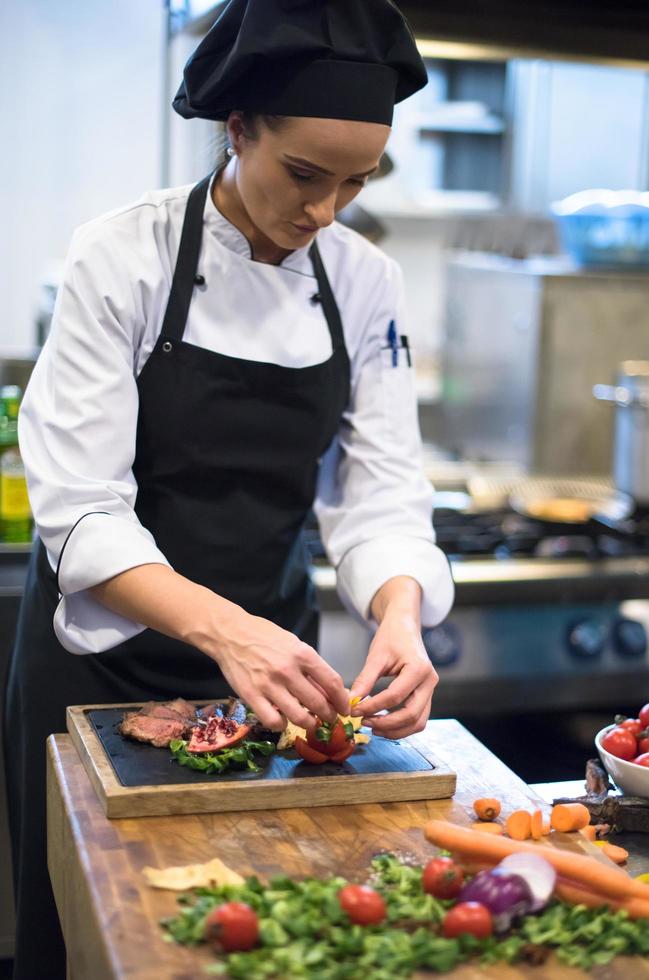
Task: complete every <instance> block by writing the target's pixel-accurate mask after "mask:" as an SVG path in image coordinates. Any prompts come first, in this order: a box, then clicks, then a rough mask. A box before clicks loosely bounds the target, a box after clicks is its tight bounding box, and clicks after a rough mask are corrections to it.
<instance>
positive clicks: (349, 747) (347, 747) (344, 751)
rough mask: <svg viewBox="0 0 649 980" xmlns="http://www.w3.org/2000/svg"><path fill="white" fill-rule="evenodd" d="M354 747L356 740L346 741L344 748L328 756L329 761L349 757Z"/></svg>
mask: <svg viewBox="0 0 649 980" xmlns="http://www.w3.org/2000/svg"><path fill="white" fill-rule="evenodd" d="M355 748H356V742H353V741H351V742H350V741H348V742H347V744H346V745H345V747H344V748H342V749H341V750H340V752H336V753H335V755H330V756H329V761H330V762H344V761H345V759H349V757H350V755H351V754H352V752H353V751H354V749H355Z"/></svg>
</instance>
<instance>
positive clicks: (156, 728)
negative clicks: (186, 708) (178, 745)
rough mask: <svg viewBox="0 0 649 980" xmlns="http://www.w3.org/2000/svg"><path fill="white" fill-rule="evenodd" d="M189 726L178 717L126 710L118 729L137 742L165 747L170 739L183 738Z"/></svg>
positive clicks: (160, 747)
mask: <svg viewBox="0 0 649 980" xmlns="http://www.w3.org/2000/svg"><path fill="white" fill-rule="evenodd" d="M188 728H189V725H188V723H187V722H186V721H185V720H184V719H183V718H180V717H176V718H165V717H162V718H160V717H157V716H156V715H146V714H142V712H141V711H127V712H126V714H125V715H124V717H123V719H122V723H121V725H120V726H119V729H118V731H119V732H120V734H121V735H124V736H125V737H126V738H133V739H135V740H136V741H137V742H148V743H149V745H155V746H156V748H159V749H162V748H165V747H166V746H167V745H169V743H170V742H171V740H172V739H174V738H183V736H184V735H185V734H186V733H187V730H188Z"/></svg>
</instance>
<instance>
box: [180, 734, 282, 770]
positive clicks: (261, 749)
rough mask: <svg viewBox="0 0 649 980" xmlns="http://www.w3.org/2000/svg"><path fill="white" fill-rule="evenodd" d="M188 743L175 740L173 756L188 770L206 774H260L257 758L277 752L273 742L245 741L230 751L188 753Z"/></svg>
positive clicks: (182, 740)
mask: <svg viewBox="0 0 649 980" xmlns="http://www.w3.org/2000/svg"><path fill="white" fill-rule="evenodd" d="M187 744H188V743H187V742H186V741H185V740H184V739H182V738H175V739H172V741H171V742H170V743H169V748H170V749H171V754H172V756H173V757H174V759H175V760H176V762H177V763H178V764H179V765H181V766H187V768H188V769H196V770H198V771H199V772H204V773H208V774H209V773H222V772H227V771H228V770H229V769H248V770H249V771H250V772H259V770H260V766H259V765H258V762H257V758H255V757H259V756H260V755H261V756H269V755H271V754H272V753H273V752H274V751H275V746H274V744H273V743H272V742H253V741H250V740H249V739H244V741H243V742H239V743H238V745H233V746H232V748H229V749H221V750H220V751H218V752H201V753H200V754H199V753H194V752H188V751H187Z"/></svg>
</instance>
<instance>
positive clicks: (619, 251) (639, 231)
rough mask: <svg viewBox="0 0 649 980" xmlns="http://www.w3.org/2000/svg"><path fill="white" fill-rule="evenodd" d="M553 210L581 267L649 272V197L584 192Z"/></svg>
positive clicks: (565, 243)
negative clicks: (611, 267)
mask: <svg viewBox="0 0 649 980" xmlns="http://www.w3.org/2000/svg"><path fill="white" fill-rule="evenodd" d="M551 210H552V213H553V215H554V217H555V220H556V221H557V224H558V227H559V234H560V236H561V243H562V245H563V248H564V249H565V251H566V252H567V253H568V254H569V255H570V256H571V258H572V259H573V260H574V261H575V262H577V263H578V264H579V265H582V266H616V267H618V268H619V267H620V266H622V267H624V268H629V269H633V268H649V193H640V192H637V191H606V190H593V191H580V192H579V193H578V194H572V195H571V196H570V197H567V198H565V199H564V200H563V201H559V202H557V203H556V204H553V205H552V208H551Z"/></svg>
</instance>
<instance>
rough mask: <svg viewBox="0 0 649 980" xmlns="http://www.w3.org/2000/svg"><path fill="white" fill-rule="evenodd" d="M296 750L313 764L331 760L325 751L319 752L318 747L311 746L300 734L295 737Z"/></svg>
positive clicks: (306, 760)
mask: <svg viewBox="0 0 649 980" xmlns="http://www.w3.org/2000/svg"><path fill="white" fill-rule="evenodd" d="M295 751H296V752H297V754H298V755H301V756H302V758H303V759H304V761H305V762H310V763H311V765H312V766H321V765H322V763H323V762H328V761H329V756H328V755H325V754H324V752H318V750H317V749H313V748H311V746H310V745H309V744H308V742H306V741H305V740H304V739H303V738H302V737H301V736H300V735H298V736H297V737H296V739H295Z"/></svg>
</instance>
